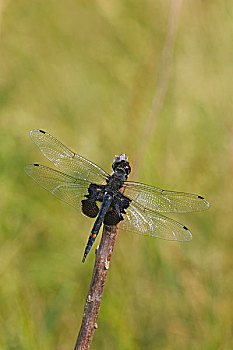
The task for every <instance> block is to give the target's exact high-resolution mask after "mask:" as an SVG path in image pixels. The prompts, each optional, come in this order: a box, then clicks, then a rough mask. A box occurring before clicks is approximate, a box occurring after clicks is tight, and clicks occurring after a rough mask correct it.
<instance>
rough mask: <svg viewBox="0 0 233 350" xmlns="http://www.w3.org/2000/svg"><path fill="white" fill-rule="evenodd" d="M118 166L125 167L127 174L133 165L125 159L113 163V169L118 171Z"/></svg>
mask: <svg viewBox="0 0 233 350" xmlns="http://www.w3.org/2000/svg"><path fill="white" fill-rule="evenodd" d="M117 168H121V169H124V172H125V173H126V175H127V176H128V175H129V173H130V172H131V167H130V165H129V162H127V161H125V160H121V161H116V162H113V165H112V169H113V171H116V169H117Z"/></svg>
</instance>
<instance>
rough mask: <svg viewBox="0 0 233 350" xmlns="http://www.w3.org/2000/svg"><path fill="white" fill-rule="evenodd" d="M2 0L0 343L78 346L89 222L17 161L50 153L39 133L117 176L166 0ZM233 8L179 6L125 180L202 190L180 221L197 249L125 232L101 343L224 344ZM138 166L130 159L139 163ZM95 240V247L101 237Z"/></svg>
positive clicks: (228, 309) (133, 131) (151, 75)
mask: <svg viewBox="0 0 233 350" xmlns="http://www.w3.org/2000/svg"><path fill="white" fill-rule="evenodd" d="M0 3H1V5H0V15H1V17H0V20H1V21H0V349H1V350H14V349H15V350H16V349H17V350H21V349H22V350H48V349H53V350H68V349H72V348H73V346H74V343H75V340H76V335H77V332H78V329H79V326H80V322H81V317H82V312H83V307H84V302H85V298H86V295H87V291H88V287H89V283H90V279H91V274H92V269H93V262H94V249H92V251H91V253H90V254H89V256H88V258H87V260H86V263H85V264H81V259H82V254H83V250H84V247H85V244H86V241H87V238H88V235H89V232H90V229H91V226H92V224H93V221H92V220H91V219H90V220H88V219H87V218H85V217H83V216H82V215H80V214H79V213H78V212H77V211H75V209H73V208H71V207H69V206H67V205H66V204H64V203H62V202H60V201H58V200H57V199H56V198H54V197H52V196H51V195H50V194H49V193H48V192H46V191H45V190H43V189H41V188H40V187H39V186H38V185H37V184H36V183H34V182H33V181H32V180H31V179H30V178H29V177H27V176H26V174H25V173H24V171H23V167H24V165H25V164H27V163H34V162H39V163H42V164H45V165H49V166H50V164H49V162H48V161H47V160H46V159H45V158H44V157H43V155H42V154H41V153H40V152H39V150H38V149H37V147H36V146H35V145H34V144H33V143H32V142H31V140H30V138H29V131H30V130H31V129H34V128H40V129H44V130H46V131H48V132H49V133H51V134H52V135H54V136H55V137H56V138H58V139H59V140H61V141H62V142H63V143H64V144H65V145H67V146H68V147H69V148H71V149H72V150H74V151H76V153H78V154H80V155H82V156H84V157H87V158H88V159H90V160H92V161H94V162H95V163H97V164H99V165H100V166H101V167H103V168H105V169H106V170H107V171H110V167H111V163H112V160H113V157H114V155H115V154H120V153H127V154H128V156H129V158H130V159H131V160H133V159H134V157H135V154H136V151H137V150H138V148H139V147H140V144H141V142H142V131H143V126H144V124H145V123H146V121H147V117H148V113H149V110H150V106H151V101H152V98H153V95H154V90H155V88H156V84H157V74H158V69H159V63H160V57H161V52H162V49H163V46H164V39H165V33H166V22H167V17H168V12H169V2H168V1H164V0H158V1H151V0H144V1H139V0H136V1H135V0H134V1H133V0H103V1H101V0H98V1H84V0H83V1H81V0H78V1H75V0H72V1H50V0H49V1H45V0H44V1H42V0H37V1H31V2H30V1H26V0H18V1H11V0H8V1H4V0H1V2H0ZM232 19H233V2H232V1H227V0H212V1H201V0H191V1H183V6H182V9H181V13H180V18H179V27H178V32H177V38H176V44H175V49H174V55H173V57H172V66H171V74H170V78H169V88H168V92H167V94H166V98H165V101H164V104H163V107H162V109H161V111H160V113H159V116H158V119H157V124H156V129H155V132H154V134H153V139H152V141H151V142H150V144H149V146H148V148H147V149H146V151H145V157H144V158H143V159H141V160H139V163H140V173H139V176H138V177H137V178H135V177H134V175H133V172H132V176H131V179H134V180H138V181H142V182H145V183H149V184H152V185H155V186H157V187H161V188H166V189H171V190H178V191H185V192H193V193H197V194H200V195H203V196H204V197H206V198H207V199H208V200H209V201H210V203H211V208H210V209H209V211H207V212H203V213H194V214H187V215H174V216H172V217H174V218H175V219H177V220H178V221H180V222H182V223H183V224H184V225H186V226H188V227H189V228H190V230H191V231H192V233H193V241H192V242H191V243H188V244H182V243H176V242H168V241H162V240H158V239H153V238H146V237H140V236H137V235H133V234H130V233H125V232H123V231H119V234H118V238H117V243H116V246H115V251H114V254H113V257H112V262H111V268H110V271H109V274H108V278H107V283H106V286H105V291H104V297H103V300H102V305H101V310H100V314H99V318H98V329H97V330H96V332H95V336H94V339H93V343H92V349H112V350H115V349H121V350H141V349H143V350H151V349H166V350H170V349H179V350H187V349H189V350H200V349H203V350H215V349H216V350H217V349H221V350H222V349H224V350H228V349H229V350H230V349H232V348H233V343H232V333H231V332H232V321H233V320H232V315H233V301H232V300H233V298H232V287H233V273H232V248H233V247H232V245H233V244H232V243H233V229H232V226H233V220H232V209H233V196H232V189H233V186H232V175H233V157H232V156H233V137H232V133H233V106H232V100H233V97H232V93H233V84H232V80H233V49H232V42H233V20H232ZM133 165H134V164H132V168H133ZM95 246H96V245H95Z"/></svg>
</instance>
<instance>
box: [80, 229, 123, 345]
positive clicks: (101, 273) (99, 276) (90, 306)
mask: <svg viewBox="0 0 233 350" xmlns="http://www.w3.org/2000/svg"><path fill="white" fill-rule="evenodd" d="M116 236H117V226H104V228H103V233H102V238H101V242H100V246H99V249H97V252H96V257H95V265H94V270H93V274H92V280H91V284H90V288H89V292H88V295H87V299H86V304H85V308H84V313H83V319H82V324H81V327H80V330H79V334H78V338H77V341H76V344H75V347H74V350H87V349H89V348H90V345H91V341H92V338H93V335H94V331H95V329H96V328H97V323H96V321H97V317H98V314H99V309H100V304H101V300H102V296H103V291H104V285H105V281H106V277H107V272H108V269H109V264H110V260H111V257H112V252H113V248H114V245H115V241H116Z"/></svg>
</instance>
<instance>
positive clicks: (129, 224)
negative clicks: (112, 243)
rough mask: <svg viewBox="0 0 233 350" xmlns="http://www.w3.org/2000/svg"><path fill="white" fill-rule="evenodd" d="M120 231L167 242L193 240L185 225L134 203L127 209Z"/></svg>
mask: <svg viewBox="0 0 233 350" xmlns="http://www.w3.org/2000/svg"><path fill="white" fill-rule="evenodd" d="M119 229H123V230H126V231H132V232H135V233H138V234H141V235H146V236H153V237H157V238H162V239H166V240H175V241H183V242H184V241H191V239H192V234H191V232H190V231H189V230H188V229H187V227H185V226H184V225H182V224H180V223H179V222H177V221H175V220H172V219H170V218H168V217H166V216H163V215H161V214H159V213H156V212H155V211H152V210H149V209H146V208H144V207H143V206H141V205H140V204H138V203H136V202H134V201H132V202H131V203H130V206H129V208H127V210H126V214H125V215H124V220H123V221H121V222H120V224H119Z"/></svg>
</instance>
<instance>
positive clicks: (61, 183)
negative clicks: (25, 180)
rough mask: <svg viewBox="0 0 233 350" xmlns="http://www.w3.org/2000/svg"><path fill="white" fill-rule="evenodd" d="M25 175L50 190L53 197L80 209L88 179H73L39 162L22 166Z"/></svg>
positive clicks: (86, 192)
mask: <svg viewBox="0 0 233 350" xmlns="http://www.w3.org/2000/svg"><path fill="white" fill-rule="evenodd" d="M24 170H25V172H26V174H27V175H29V176H30V177H31V178H33V180H35V181H36V182H37V183H38V184H39V185H40V186H42V187H43V188H45V189H46V190H48V191H49V192H51V193H52V194H53V195H54V196H55V197H57V198H59V199H61V200H62V201H64V202H66V203H68V204H70V205H72V206H73V207H74V208H76V209H81V200H82V199H85V198H84V195H85V194H88V190H87V189H88V186H89V184H90V181H87V180H83V179H75V178H73V177H71V176H69V175H66V174H63V173H61V172H60V171H57V170H54V169H51V168H48V167H46V166H43V165H39V164H30V165H26V166H25V167H24Z"/></svg>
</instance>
